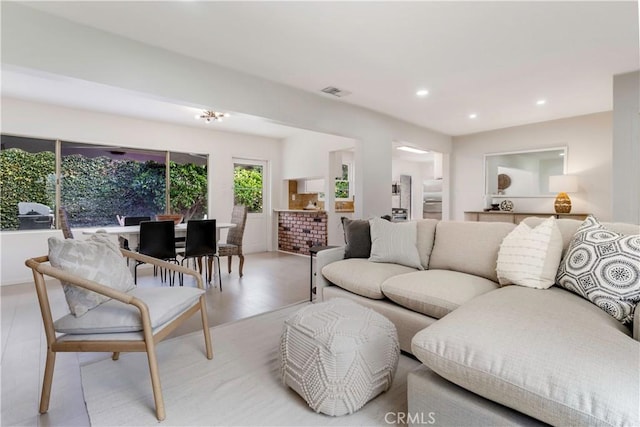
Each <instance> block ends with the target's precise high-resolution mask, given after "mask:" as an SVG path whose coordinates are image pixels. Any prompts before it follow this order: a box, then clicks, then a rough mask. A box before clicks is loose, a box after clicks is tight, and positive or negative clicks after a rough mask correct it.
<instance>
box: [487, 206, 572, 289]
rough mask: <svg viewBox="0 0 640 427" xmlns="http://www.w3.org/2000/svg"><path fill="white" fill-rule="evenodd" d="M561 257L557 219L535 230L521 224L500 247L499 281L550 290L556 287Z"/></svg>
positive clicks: (540, 225) (497, 269)
mask: <svg viewBox="0 0 640 427" xmlns="http://www.w3.org/2000/svg"><path fill="white" fill-rule="evenodd" d="M561 257H562V235H561V234H560V230H559V229H558V226H557V225H556V219H555V218H554V217H549V218H548V219H546V220H544V221H543V222H542V223H540V224H539V225H537V226H536V227H533V228H532V227H529V226H528V225H527V224H526V223H524V222H521V223H520V224H518V226H517V227H516V228H515V229H514V230H513V231H511V233H509V235H507V237H505V238H504V240H503V241H502V244H501V245H500V250H499V251H498V265H497V268H496V272H497V274H498V281H499V282H500V285H501V286H504V285H511V284H513V285H520V286H528V287H530V288H538V289H547V288H549V287H551V286H553V284H554V283H555V280H556V272H557V271H558V265H559V264H560V258H561Z"/></svg>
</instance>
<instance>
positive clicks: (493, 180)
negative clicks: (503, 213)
mask: <svg viewBox="0 0 640 427" xmlns="http://www.w3.org/2000/svg"><path fill="white" fill-rule="evenodd" d="M566 164H567V147H556V148H547V149H542V150H529V151H513V152H508V153H493V154H485V156H484V171H485V172H484V175H485V194H487V195H494V196H500V197H505V196H509V197H551V196H554V195H555V193H551V192H549V176H551V175H562V174H564V173H566Z"/></svg>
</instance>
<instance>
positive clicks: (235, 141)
mask: <svg viewBox="0 0 640 427" xmlns="http://www.w3.org/2000/svg"><path fill="white" fill-rule="evenodd" d="M34 118H37V119H36V120H34ZM2 132H3V133H7V134H14V135H23V136H32V137H38V138H47V139H61V140H66V141H74V142H87V143H96V144H116V145H121V146H123V147H135V148H147V149H154V150H170V151H179V152H185V153H189V152H191V153H204V154H208V155H209V215H210V217H211V218H216V219H218V220H220V221H225V222H228V221H229V220H230V219H231V208H232V206H233V158H238V157H240V158H249V159H259V160H266V161H267V162H268V164H269V169H270V170H269V181H268V187H269V188H268V191H269V192H270V193H271V195H272V197H273V200H280V199H281V197H282V196H281V193H280V192H281V186H280V183H281V182H282V177H281V169H282V165H281V161H280V157H281V142H280V141H279V140H275V139H271V138H263V137H258V136H252V135H245V134H237V133H229V132H219V131H215V130H209V129H199V128H195V127H189V126H180V125H174V124H167V123H161V122H154V121H147V120H140V119H132V118H127V117H122V116H115V115H109V114H102V113H94V112H89V111H84V110H75V109H70V108H63V107H57V106H51V105H46V104H39V103H33V102H28V101H23V100H15V99H10V98H3V99H2ZM265 208H266V209H265V211H266V215H267V218H266V220H265V221H262V223H264V224H265V226H264V227H260V228H256V227H253V226H250V225H249V221H248V223H247V229H246V230H245V239H244V250H245V252H247V253H250V252H253V251H255V250H256V249H258V248H263V247H264V242H265V241H266V242H267V248H272V247H273V241H272V232H271V224H272V221H270V216H271V215H272V210H271V206H268V207H265ZM42 238H43V239H45V240H44V242H45V244H44V247H45V248H46V238H45V235H44V234H43V235H42ZM223 238H224V237H223ZM11 242H12V241H11V240H9V239H5V238H4V236H3V238H2V241H1V246H2V258H3V259H2V264H3V266H4V265H5V261H6V262H7V265H8V266H12V265H13V266H17V268H19V269H20V270H24V271H22V273H28V270H26V269H24V268H22V264H23V263H24V259H18V258H16V257H17V256H19V254H17V253H16V252H15V251H12V250H11V248H12V246H9V245H11V244H12V243H11ZM40 246H42V245H40ZM38 247H39V246H38ZM44 253H46V251H45V252H44ZM34 255H42V254H40V253H38V254H32V256H34ZM20 256H21V255H20ZM22 276H24V277H25V280H21V281H28V280H29V277H30V276H29V275H28V274H22ZM12 277H14V276H13V275H12V273H10V272H8V271H5V269H4V268H3V271H2V278H1V280H0V283H1V284H3V285H4V284H8V283H16V282H15V280H14V279H12ZM5 279H6V281H5Z"/></svg>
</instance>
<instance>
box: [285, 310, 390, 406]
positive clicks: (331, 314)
mask: <svg viewBox="0 0 640 427" xmlns="http://www.w3.org/2000/svg"><path fill="white" fill-rule="evenodd" d="M280 349H281V357H282V381H283V382H284V383H285V384H286V385H288V386H289V387H291V388H292V389H293V390H295V391H296V392H297V393H298V394H299V395H300V396H302V397H303V398H304V400H306V401H307V403H308V404H309V406H310V407H311V409H313V410H314V411H316V412H322V413H324V414H327V415H345V414H351V413H353V412H355V411H357V410H358V409H360V408H361V407H362V406H364V404H365V403H367V402H368V401H369V400H371V399H373V398H374V397H376V396H377V395H378V394H380V393H382V392H383V391H386V390H388V389H389V387H390V386H391V382H392V380H393V376H394V374H395V371H396V368H397V366H398V358H399V357H400V346H399V344H398V334H397V332H396V327H395V326H394V324H393V323H391V321H389V319H387V318H386V317H384V316H382V315H380V314H378V313H376V312H375V311H373V310H371V309H369V308H366V307H363V306H361V305H359V304H356V303H355V302H352V301H350V300H348V299H344V298H336V299H331V300H329V301H327V302H323V303H318V304H313V305H309V306H307V307H305V308H303V309H301V310H300V311H298V312H297V313H295V314H294V315H292V316H291V317H289V319H287V320H286V322H285V324H284V330H283V332H282V338H281V341H280Z"/></svg>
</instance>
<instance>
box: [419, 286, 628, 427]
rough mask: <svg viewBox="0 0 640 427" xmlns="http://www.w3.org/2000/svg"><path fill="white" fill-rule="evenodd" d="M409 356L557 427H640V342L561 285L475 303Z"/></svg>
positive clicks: (431, 331)
mask: <svg viewBox="0 0 640 427" xmlns="http://www.w3.org/2000/svg"><path fill="white" fill-rule="evenodd" d="M412 350H413V354H414V355H416V357H418V359H420V360H421V361H422V362H423V363H424V364H425V365H427V366H428V367H429V368H431V369H432V370H434V371H435V372H437V373H438V374H439V375H441V376H442V377H444V378H446V379H448V380H449V381H451V382H453V383H455V384H458V385H459V386H461V387H464V388H466V389H467V390H470V391H472V392H474V393H476V394H479V395H481V396H484V397H486V398H488V399H491V400H493V401H495V402H498V403H501V404H503V405H505V406H507V407H510V408H512V409H515V410H517V411H520V412H522V413H525V414H527V415H530V416H532V417H534V418H537V419H539V420H541V421H544V422H546V423H549V424H552V425H619V426H622V425H628V426H637V425H640V419H639V415H638V412H639V411H638V400H639V399H640V382H639V381H638V375H639V373H640V371H639V369H640V367H639V365H638V360H640V343H639V342H637V341H635V340H633V339H632V338H631V337H630V336H629V330H628V329H627V328H626V327H625V326H624V325H622V324H621V323H620V322H618V321H616V320H615V319H614V318H613V317H611V316H609V315H608V314H606V313H605V312H604V311H602V310H600V309H599V308H597V307H596V306H594V305H592V304H590V303H589V302H588V301H586V300H584V299H582V298H580V297H578V296H576V295H574V294H572V293H570V292H567V291H565V290H563V289H560V288H558V287H555V286H554V287H551V288H550V289H547V290H539V289H531V288H525V287H521V286H507V287H504V288H501V289H498V290H496V291H493V292H489V293H487V294H485V295H481V296H479V297H477V298H474V299H473V300H471V301H469V302H467V303H466V304H464V305H462V306H461V307H460V308H458V309H457V310H455V311H453V312H452V313H451V314H449V315H448V316H446V317H444V318H442V319H441V320H439V321H437V322H435V323H434V324H433V325H431V326H429V327H428V328H425V329H424V330H422V331H420V332H419V333H417V334H416V335H415V337H414V338H413V340H412ZM612 369H613V370H614V371H612ZM614 372H615V374H613V373H614Z"/></svg>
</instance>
